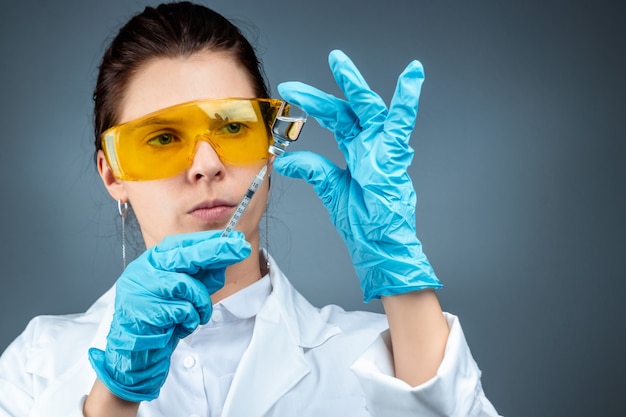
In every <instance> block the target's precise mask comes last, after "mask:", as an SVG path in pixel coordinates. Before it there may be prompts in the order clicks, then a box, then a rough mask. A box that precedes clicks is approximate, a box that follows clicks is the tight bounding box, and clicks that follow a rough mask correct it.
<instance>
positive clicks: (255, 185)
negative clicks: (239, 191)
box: [222, 165, 267, 237]
mask: <svg viewBox="0 0 626 417" xmlns="http://www.w3.org/2000/svg"><path fill="white" fill-rule="evenodd" d="M266 172H267V165H263V168H261V170H260V171H259V173H258V174H256V176H255V177H254V179H253V180H252V183H250V186H249V187H248V190H247V191H246V194H245V195H244V196H243V198H242V199H241V202H240V203H239V205H238V206H237V208H236V209H235V212H234V213H233V215H232V216H231V218H230V220H229V221H228V224H227V225H226V228H225V229H224V231H223V232H222V237H226V236H228V235H229V234H230V232H232V231H233V229H234V228H235V227H236V226H237V223H239V219H241V215H242V214H243V212H244V211H245V210H246V207H248V204H249V203H250V200H251V199H252V197H253V196H254V194H255V193H256V191H257V190H258V189H259V186H260V185H261V183H262V182H263V178H265V173H266Z"/></svg>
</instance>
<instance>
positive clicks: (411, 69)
mask: <svg viewBox="0 0 626 417" xmlns="http://www.w3.org/2000/svg"><path fill="white" fill-rule="evenodd" d="M423 82H424V68H423V67H422V64H421V63H420V62H419V61H412V62H411V63H410V64H409V65H408V66H407V67H406V68H405V69H404V71H402V74H400V77H398V82H397V84H396V90H395V92H394V95H393V98H392V99H391V105H390V106H389V114H388V116H387V120H386V121H385V132H387V133H388V134H389V135H390V137H393V138H396V139H397V140H400V141H405V142H408V140H409V138H410V137H411V132H413V128H414V127H415V119H416V118H417V108H418V103H419V97H420V92H421V90H422V83H423Z"/></svg>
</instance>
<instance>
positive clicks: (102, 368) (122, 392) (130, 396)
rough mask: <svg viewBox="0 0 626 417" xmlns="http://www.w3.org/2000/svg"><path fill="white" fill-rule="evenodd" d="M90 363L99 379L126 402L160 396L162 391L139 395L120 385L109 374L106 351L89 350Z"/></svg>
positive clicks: (152, 398) (147, 399)
mask: <svg viewBox="0 0 626 417" xmlns="http://www.w3.org/2000/svg"><path fill="white" fill-rule="evenodd" d="M89 362H90V363H91V367H92V368H93V369H94V371H95V372H96V376H97V378H98V379H99V380H100V381H101V382H102V383H103V384H104V385H105V386H106V387H107V388H108V389H109V391H111V392H112V393H113V395H115V396H116V397H119V398H121V399H123V400H126V401H132V402H141V401H151V400H154V399H155V398H157V397H158V396H159V392H160V389H157V390H156V391H152V392H149V393H138V392H135V391H132V390H130V389H129V388H128V387H126V386H124V385H122V384H120V383H119V382H117V380H115V378H113V377H112V376H111V374H109V372H108V371H107V367H106V363H105V362H106V361H105V354H104V351H102V350H100V349H96V348H91V349H89Z"/></svg>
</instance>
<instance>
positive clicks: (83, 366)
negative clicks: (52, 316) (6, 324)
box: [29, 290, 115, 417]
mask: <svg viewBox="0 0 626 417" xmlns="http://www.w3.org/2000/svg"><path fill="white" fill-rule="evenodd" d="M114 294H115V292H114V290H110V291H108V292H107V293H105V294H104V295H103V296H102V297H100V299H99V300H98V302H97V303H95V304H94V305H93V306H92V308H91V309H90V310H89V311H88V312H87V313H88V316H89V314H90V313H91V314H92V315H93V316H95V317H96V318H97V319H98V320H100V323H99V325H98V328H97V330H96V333H95V336H94V338H93V339H92V340H91V341H90V343H88V344H87V345H86V346H83V345H84V342H83V341H82V339H81V338H80V337H79V338H77V339H76V340H71V339H69V340H65V341H64V343H59V344H56V345H54V346H55V347H56V349H58V350H59V351H58V352H53V353H52V354H44V353H42V354H40V355H36V356H35V357H33V358H31V360H30V362H29V367H30V368H31V369H30V372H32V373H34V374H38V375H41V376H44V377H48V378H49V379H54V380H55V382H54V383H53V384H51V385H50V387H48V389H46V390H45V391H44V392H43V393H42V394H41V396H40V397H39V398H38V399H37V401H36V402H35V404H34V405H33V408H32V410H31V411H30V414H29V416H30V417H50V416H65V417H70V416H74V415H76V414H75V412H76V410H79V409H80V404H81V403H82V401H83V397H85V396H86V395H87V394H89V392H90V391H91V387H92V386H93V383H94V381H95V380H96V374H95V372H94V371H93V369H92V368H91V364H90V363H89V358H88V355H87V349H88V347H97V348H99V349H104V347H105V345H106V335H107V333H108V329H109V327H110V325H111V318H112V316H113V303H112V300H113V298H114ZM101 310H103V314H102V316H100V313H99V311H101ZM100 317H102V319H100ZM44 339H45V338H44ZM68 346H69V348H68ZM47 349H50V347H45V348H42V350H47ZM74 353H78V357H76V356H74ZM64 356H66V357H67V359H68V360H70V361H75V362H74V364H73V365H72V366H71V367H69V368H68V369H67V370H66V371H65V372H63V373H62V374H61V375H59V376H58V377H57V376H56V375H55V374H56V371H55V370H54V369H51V368H50V366H51V365H50V363H48V362H50V361H49V359H48V358H50V357H54V358H63V357H64ZM81 415H82V413H81Z"/></svg>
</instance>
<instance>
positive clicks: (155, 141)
mask: <svg viewBox="0 0 626 417" xmlns="http://www.w3.org/2000/svg"><path fill="white" fill-rule="evenodd" d="M175 141H176V137H175V136H174V135H171V134H169V133H164V134H162V135H159V136H155V137H153V138H152V139H150V140H148V144H149V145H153V146H166V145H169V144H171V143H173V142H175Z"/></svg>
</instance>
